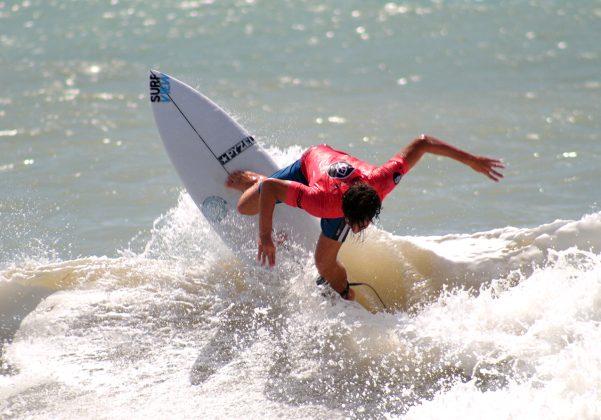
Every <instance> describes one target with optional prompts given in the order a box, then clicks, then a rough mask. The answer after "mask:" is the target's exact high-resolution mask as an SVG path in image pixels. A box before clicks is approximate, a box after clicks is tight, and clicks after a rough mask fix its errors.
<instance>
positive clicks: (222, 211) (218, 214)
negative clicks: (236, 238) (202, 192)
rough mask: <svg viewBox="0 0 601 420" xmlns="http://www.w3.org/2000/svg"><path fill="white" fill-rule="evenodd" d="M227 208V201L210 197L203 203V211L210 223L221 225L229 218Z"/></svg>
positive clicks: (217, 197)
mask: <svg viewBox="0 0 601 420" xmlns="http://www.w3.org/2000/svg"><path fill="white" fill-rule="evenodd" d="M227 207H228V206H227V201H225V200H224V199H223V198H221V197H219V196H216V195H210V196H208V197H207V198H205V199H204V201H203V202H202V206H201V211H202V214H203V215H204V217H206V218H207V220H208V221H209V222H211V223H219V222H221V221H222V220H223V219H224V218H225V216H227Z"/></svg>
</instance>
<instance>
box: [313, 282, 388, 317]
mask: <svg viewBox="0 0 601 420" xmlns="http://www.w3.org/2000/svg"><path fill="white" fill-rule="evenodd" d="M315 284H317V285H318V286H324V285H327V284H328V282H327V280H326V279H325V278H323V277H322V276H318V277H317V279H315ZM353 286H367V287H369V288H370V289H371V291H372V292H374V295H376V297H377V298H378V300H379V301H380V304H381V305H382V307H383V308H384V309H385V310H387V309H388V307H387V306H386V304H385V303H384V301H383V300H382V298H381V297H380V294H379V293H378V292H377V291H376V289H374V288H373V287H372V286H371V285H370V284H368V283H348V286H347V287H353Z"/></svg>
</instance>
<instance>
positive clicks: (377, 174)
mask: <svg viewBox="0 0 601 420" xmlns="http://www.w3.org/2000/svg"><path fill="white" fill-rule="evenodd" d="M425 153H431V154H434V155H441V156H446V157H449V158H451V159H454V160H456V161H458V162H461V163H463V164H465V165H467V166H469V167H471V168H472V169H473V170H475V171H476V172H480V173H482V174H484V175H486V176H487V177H489V178H490V179H492V180H493V181H499V180H500V179H501V178H503V174H501V173H500V172H499V170H500V169H502V168H504V165H503V164H502V162H501V161H500V160H498V159H491V158H488V157H484V156H476V155H472V154H470V153H468V152H465V151H463V150H461V149H459V148H457V147H455V146H452V145H450V144H448V143H445V142H443V141H441V140H438V139H436V138H434V137H432V136H428V135H425V134H422V135H421V136H420V137H418V138H416V139H415V140H413V141H412V142H411V143H409V144H408V145H407V146H406V147H405V148H404V149H403V150H401V152H400V153H397V154H395V155H394V156H393V157H392V158H391V159H390V160H388V162H386V163H384V164H383V165H382V166H379V167H378V166H374V165H372V164H370V163H367V162H364V161H361V160H359V159H357V158H355V157H353V156H350V155H348V154H346V153H344V152H340V151H337V150H334V149H332V148H331V147H329V146H327V145H320V146H313V147H311V148H309V149H308V150H307V151H305V152H304V153H303V155H302V156H301V158H300V159H299V160H297V161H296V162H294V163H293V164H292V165H290V166H288V167H286V168H283V169H281V170H279V171H277V172H275V173H274V174H272V175H271V176H270V177H266V176H264V175H261V174H257V173H254V172H250V171H237V172H234V173H232V174H231V175H230V176H229V177H228V180H227V182H226V186H227V187H230V188H235V189H237V190H238V191H240V192H242V196H241V197H240V199H239V201H238V211H239V212H240V213H241V214H245V215H255V214H257V213H259V250H258V255H257V258H258V259H259V261H261V264H263V265H265V264H266V263H267V264H269V265H270V266H273V265H275V254H276V247H275V245H274V243H273V238H272V221H273V220H272V219H273V212H274V208H275V205H276V204H277V203H278V202H283V203H286V204H288V205H290V206H293V207H299V208H302V209H304V210H305V211H306V212H308V213H310V214H311V215H313V216H315V217H319V218H321V230H322V232H321V234H320V236H319V239H318V240H317V245H316V248H315V266H316V267H317V271H318V272H319V274H320V275H321V277H322V278H324V279H326V281H327V282H328V283H329V284H330V286H331V287H332V288H333V289H334V290H336V291H337V292H338V293H339V294H340V295H341V296H342V297H343V298H344V299H349V300H353V299H354V293H353V290H352V289H350V287H349V282H348V280H347V276H346V270H345V268H344V266H343V265H342V264H341V263H340V261H338V259H337V256H338V251H339V250H340V247H341V246H342V243H343V242H344V240H345V239H346V236H347V235H348V233H349V231H352V232H353V233H358V232H360V231H362V230H363V229H365V228H367V227H368V226H369V225H370V223H371V222H372V221H373V220H374V218H377V217H378V215H379V214H380V209H381V205H382V200H383V199H384V198H385V197H386V196H387V195H388V193H390V192H391V191H392V190H393V189H394V187H395V186H396V185H397V184H398V183H399V182H400V180H401V178H402V177H403V176H404V175H405V174H407V172H409V169H411V168H413V167H414V166H415V165H416V164H417V162H418V161H419V160H420V159H421V157H422V156H423V155H424V154H425Z"/></svg>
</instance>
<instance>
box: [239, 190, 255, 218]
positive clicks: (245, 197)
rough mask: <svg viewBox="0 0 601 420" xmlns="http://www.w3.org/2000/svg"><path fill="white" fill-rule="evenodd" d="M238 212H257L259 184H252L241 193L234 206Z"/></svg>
mask: <svg viewBox="0 0 601 420" xmlns="http://www.w3.org/2000/svg"><path fill="white" fill-rule="evenodd" d="M236 208H237V210H238V213H240V214H243V215H245V216H254V215H255V214H257V213H259V186H258V185H257V184H255V185H253V186H252V187H250V188H249V189H247V190H246V191H244V192H243V193H242V195H241V196H240V199H239V200H238V204H237V206H236Z"/></svg>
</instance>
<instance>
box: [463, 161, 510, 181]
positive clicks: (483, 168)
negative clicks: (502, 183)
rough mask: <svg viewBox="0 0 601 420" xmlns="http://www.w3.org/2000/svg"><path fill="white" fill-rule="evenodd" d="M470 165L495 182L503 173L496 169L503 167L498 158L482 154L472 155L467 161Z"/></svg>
mask: <svg viewBox="0 0 601 420" xmlns="http://www.w3.org/2000/svg"><path fill="white" fill-rule="evenodd" d="M469 165H470V167H471V168H472V169H473V170H474V171H476V172H480V173H481V174H484V175H486V176H487V177H489V178H490V179H492V180H493V181H495V182H498V181H499V180H500V179H501V178H503V174H502V173H501V172H499V171H498V170H497V169H503V168H505V165H503V162H501V161H500V160H499V159H491V158H487V157H484V156H473V157H472V159H470V162H469Z"/></svg>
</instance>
